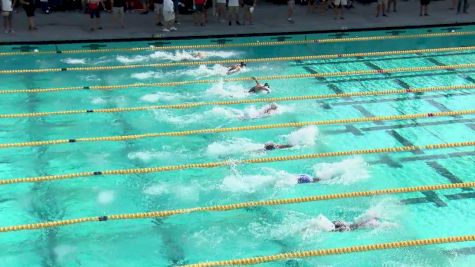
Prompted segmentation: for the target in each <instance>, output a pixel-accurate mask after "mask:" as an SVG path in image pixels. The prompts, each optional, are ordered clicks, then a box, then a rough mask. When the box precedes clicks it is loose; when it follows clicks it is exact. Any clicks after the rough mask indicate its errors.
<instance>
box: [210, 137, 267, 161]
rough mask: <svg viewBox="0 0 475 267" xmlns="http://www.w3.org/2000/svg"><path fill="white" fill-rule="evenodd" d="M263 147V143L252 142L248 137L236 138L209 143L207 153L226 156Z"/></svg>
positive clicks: (254, 150) (255, 150)
mask: <svg viewBox="0 0 475 267" xmlns="http://www.w3.org/2000/svg"><path fill="white" fill-rule="evenodd" d="M261 149H263V145H262V144H257V143H254V142H252V141H251V140H250V139H247V138H234V139H231V140H226V141H217V142H213V143H211V144H209V145H208V147H207V148H206V153H207V154H208V155H210V156H214V157H225V156H231V155H236V154H244V153H250V152H257V151H259V150H261Z"/></svg>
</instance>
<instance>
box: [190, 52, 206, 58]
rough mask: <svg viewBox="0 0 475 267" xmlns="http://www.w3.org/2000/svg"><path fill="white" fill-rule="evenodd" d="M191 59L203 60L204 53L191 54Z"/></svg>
mask: <svg viewBox="0 0 475 267" xmlns="http://www.w3.org/2000/svg"><path fill="white" fill-rule="evenodd" d="M193 57H194V58H195V59H203V58H205V57H206V53H204V52H196V53H194V54H193Z"/></svg>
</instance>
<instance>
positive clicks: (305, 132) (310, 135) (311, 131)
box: [286, 125, 319, 146]
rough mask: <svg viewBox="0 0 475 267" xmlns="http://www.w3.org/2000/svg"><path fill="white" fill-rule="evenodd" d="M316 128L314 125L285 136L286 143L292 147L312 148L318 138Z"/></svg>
mask: <svg viewBox="0 0 475 267" xmlns="http://www.w3.org/2000/svg"><path fill="white" fill-rule="evenodd" d="M318 134H319V132H318V128H317V127H316V126H314V125H310V126H306V127H303V128H300V129H298V130H296V131H293V132H291V133H290V134H289V135H287V136H286V137H287V142H288V143H289V144H290V145H292V146H313V145H315V142H316V139H317V137H318Z"/></svg>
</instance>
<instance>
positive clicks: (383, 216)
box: [355, 198, 403, 229]
mask: <svg viewBox="0 0 475 267" xmlns="http://www.w3.org/2000/svg"><path fill="white" fill-rule="evenodd" d="M402 212H403V209H402V205H401V203H400V202H399V201H397V200H394V199H391V198H386V199H383V200H379V201H378V202H376V203H374V204H372V205H371V207H370V208H369V209H367V210H366V211H365V212H364V213H363V214H361V215H360V216H358V217H356V218H355V223H358V224H360V225H361V227H366V228H373V229H375V228H379V229H381V228H392V227H396V226H397V224H396V223H394V222H393V221H394V220H395V219H396V218H397V217H399V216H400V215H401V214H402Z"/></svg>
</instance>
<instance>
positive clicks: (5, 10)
mask: <svg viewBox="0 0 475 267" xmlns="http://www.w3.org/2000/svg"><path fill="white" fill-rule="evenodd" d="M15 4H16V3H15V0H13V2H12V0H2V17H3V28H4V29H5V33H14V32H15V31H14V30H13V23H12V22H13V7H14V6H15Z"/></svg>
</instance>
